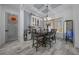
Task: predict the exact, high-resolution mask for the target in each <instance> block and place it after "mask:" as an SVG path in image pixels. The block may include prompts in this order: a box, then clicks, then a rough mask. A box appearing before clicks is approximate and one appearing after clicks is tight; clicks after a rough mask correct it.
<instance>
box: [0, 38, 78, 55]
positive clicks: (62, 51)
mask: <svg viewBox="0 0 79 59" xmlns="http://www.w3.org/2000/svg"><path fill="white" fill-rule="evenodd" d="M0 55H79V49H77V48H74V47H73V45H72V44H71V43H69V42H68V43H67V44H66V42H65V41H64V40H62V39H57V42H56V43H54V42H53V43H52V47H51V48H50V47H49V46H48V47H40V48H39V49H38V51H37V52H36V49H35V48H32V40H30V41H25V42H24V43H23V44H21V43H19V41H14V42H11V43H7V44H5V45H3V46H2V47H1V48H0Z"/></svg>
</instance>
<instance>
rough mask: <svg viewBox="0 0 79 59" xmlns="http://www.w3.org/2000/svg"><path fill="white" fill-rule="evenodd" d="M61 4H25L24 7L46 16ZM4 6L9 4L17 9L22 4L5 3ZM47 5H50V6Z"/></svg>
mask: <svg viewBox="0 0 79 59" xmlns="http://www.w3.org/2000/svg"><path fill="white" fill-rule="evenodd" d="M61 5H62V4H23V7H24V8H25V9H26V10H29V11H31V13H36V14H39V15H44V16H46V15H47V14H48V13H52V11H53V9H55V8H57V7H59V6H61ZM3 6H7V7H10V8H13V9H16V10H17V9H19V8H20V4H3ZM46 6H48V8H47V7H46Z"/></svg>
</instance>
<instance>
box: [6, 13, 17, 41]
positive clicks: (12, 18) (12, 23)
mask: <svg viewBox="0 0 79 59" xmlns="http://www.w3.org/2000/svg"><path fill="white" fill-rule="evenodd" d="M17 20H18V18H17V15H14V14H10V13H6V14H5V38H6V42H11V41H15V40H17V39H18V21H17Z"/></svg>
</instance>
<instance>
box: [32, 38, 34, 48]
mask: <svg viewBox="0 0 79 59" xmlns="http://www.w3.org/2000/svg"><path fill="white" fill-rule="evenodd" d="M32 47H34V39H33V44H32Z"/></svg>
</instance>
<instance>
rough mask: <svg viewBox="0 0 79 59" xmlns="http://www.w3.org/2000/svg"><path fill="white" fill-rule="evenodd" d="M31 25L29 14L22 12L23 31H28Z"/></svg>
mask: <svg viewBox="0 0 79 59" xmlns="http://www.w3.org/2000/svg"><path fill="white" fill-rule="evenodd" d="M30 24H31V14H30V13H28V12H26V11H24V30H26V29H28V26H30Z"/></svg>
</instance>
